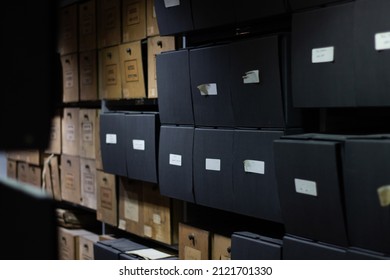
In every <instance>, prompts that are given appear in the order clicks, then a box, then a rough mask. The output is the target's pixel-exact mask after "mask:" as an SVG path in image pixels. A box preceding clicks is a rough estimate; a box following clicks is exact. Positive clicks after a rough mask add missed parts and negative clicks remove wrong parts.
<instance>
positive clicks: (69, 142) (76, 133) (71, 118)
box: [61, 108, 80, 156]
mask: <svg viewBox="0 0 390 280" xmlns="http://www.w3.org/2000/svg"><path fill="white" fill-rule="evenodd" d="M79 111H80V110H79V108H64V113H63V116H62V124H61V129H62V134H61V136H62V152H63V153H64V154H67V155H72V156H78V155H79V154H80V153H79V151H80V149H79V147H80V128H79V127H80V125H79V114H80V113H79Z"/></svg>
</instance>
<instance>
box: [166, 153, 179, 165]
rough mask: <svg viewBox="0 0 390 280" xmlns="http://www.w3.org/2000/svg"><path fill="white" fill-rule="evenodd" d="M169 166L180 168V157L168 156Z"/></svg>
mask: <svg viewBox="0 0 390 280" xmlns="http://www.w3.org/2000/svg"><path fill="white" fill-rule="evenodd" d="M169 164H170V165H176V166H181V155H175V154H169Z"/></svg>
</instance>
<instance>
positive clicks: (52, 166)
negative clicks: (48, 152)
mask: <svg viewBox="0 0 390 280" xmlns="http://www.w3.org/2000/svg"><path fill="white" fill-rule="evenodd" d="M47 164H48V167H46V168H47V169H46V176H45V178H47V177H48V176H49V178H48V179H49V180H50V182H49V183H47V184H49V185H50V186H51V192H52V194H53V197H54V199H55V200H59V201H60V200H61V178H60V168H59V156H53V157H51V158H50V161H49V162H48V163H47ZM46 182H47V179H46Z"/></svg>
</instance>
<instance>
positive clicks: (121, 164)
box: [100, 113, 127, 177]
mask: <svg viewBox="0 0 390 280" xmlns="http://www.w3.org/2000/svg"><path fill="white" fill-rule="evenodd" d="M100 146H101V153H102V162H103V169H104V171H105V172H107V173H112V174H116V175H119V176H125V177H126V176H127V169H126V152H125V151H126V130H125V115H124V114H122V113H104V114H100Z"/></svg>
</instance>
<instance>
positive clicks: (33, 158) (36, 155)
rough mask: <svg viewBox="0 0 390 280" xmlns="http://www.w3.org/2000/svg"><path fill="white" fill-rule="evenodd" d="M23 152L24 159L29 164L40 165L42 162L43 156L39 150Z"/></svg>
mask: <svg viewBox="0 0 390 280" xmlns="http://www.w3.org/2000/svg"><path fill="white" fill-rule="evenodd" d="M23 154H24V161H25V162H27V163H29V164H33V165H41V164H42V163H43V157H42V154H41V152H40V151H39V150H26V151H24V152H23Z"/></svg>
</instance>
